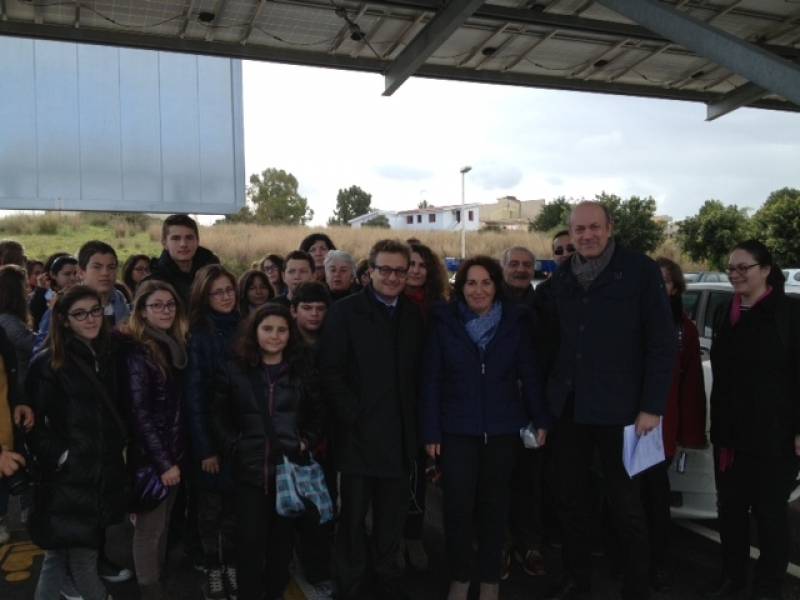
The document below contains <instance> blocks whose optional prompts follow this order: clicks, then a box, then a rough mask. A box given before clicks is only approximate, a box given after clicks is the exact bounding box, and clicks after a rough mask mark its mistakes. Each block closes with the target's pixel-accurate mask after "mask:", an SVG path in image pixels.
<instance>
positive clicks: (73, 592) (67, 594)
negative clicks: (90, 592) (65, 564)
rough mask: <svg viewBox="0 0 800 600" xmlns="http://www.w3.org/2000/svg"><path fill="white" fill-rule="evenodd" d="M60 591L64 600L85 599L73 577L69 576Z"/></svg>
mask: <svg viewBox="0 0 800 600" xmlns="http://www.w3.org/2000/svg"><path fill="white" fill-rule="evenodd" d="M59 593H60V594H61V599H62V600H83V596H81V595H80V593H79V592H78V588H76V587H75V582H73V581H72V577H67V579H66V580H65V581H64V583H63V584H62V585H61V591H60V592H59Z"/></svg>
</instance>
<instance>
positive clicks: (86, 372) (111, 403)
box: [74, 359, 128, 443]
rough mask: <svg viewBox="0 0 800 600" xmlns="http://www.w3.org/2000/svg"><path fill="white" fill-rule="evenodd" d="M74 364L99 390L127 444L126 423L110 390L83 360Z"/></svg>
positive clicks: (78, 360)
mask: <svg viewBox="0 0 800 600" xmlns="http://www.w3.org/2000/svg"><path fill="white" fill-rule="evenodd" d="M74 362H75V364H76V365H77V367H78V369H79V370H80V371H81V372H83V374H84V375H86V377H88V378H89V381H90V382H91V383H92V386H94V388H95V390H97V392H98V393H99V394H100V399H101V400H102V401H103V404H105V405H106V408H107V409H108V412H109V413H111V418H113V419H114V422H115V423H116V424H117V427H118V428H119V430H120V433H122V439H123V440H124V441H125V442H126V443H127V441H128V428H127V427H126V426H125V422H124V421H123V420H122V417H121V416H120V414H119V411H118V410H117V407H116V406H115V405H114V401H113V400H111V397H110V396H109V395H108V390H106V388H105V386H104V385H103V384H102V383H101V382H100V380H99V379H98V378H97V374H96V373H95V372H94V371H92V369H90V368H89V365H87V364H86V363H85V362H83V361H82V360H81V359H77V360H75V361H74Z"/></svg>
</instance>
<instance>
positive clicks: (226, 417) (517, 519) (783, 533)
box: [0, 202, 800, 600]
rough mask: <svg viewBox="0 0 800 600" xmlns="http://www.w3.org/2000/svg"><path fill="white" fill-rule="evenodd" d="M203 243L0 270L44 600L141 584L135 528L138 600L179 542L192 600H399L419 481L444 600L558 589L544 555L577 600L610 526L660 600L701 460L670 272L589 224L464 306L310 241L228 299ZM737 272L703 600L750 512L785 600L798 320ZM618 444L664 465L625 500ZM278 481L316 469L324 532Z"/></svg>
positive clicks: (4, 383) (715, 420) (478, 260)
mask: <svg viewBox="0 0 800 600" xmlns="http://www.w3.org/2000/svg"><path fill="white" fill-rule="evenodd" d="M199 241H200V240H199V230H198V227H197V225H196V223H195V222H194V221H193V220H192V219H191V218H190V217H188V216H186V215H172V216H170V217H168V218H167V219H166V220H165V221H164V224H163V230H162V244H163V247H164V250H163V252H162V254H161V256H160V257H158V258H157V259H153V260H151V259H150V258H149V257H147V256H145V255H136V256H132V257H130V259H128V261H127V262H126V263H125V265H124V267H123V269H122V272H121V274H120V273H118V270H119V269H118V260H117V255H116V252H115V251H114V249H113V248H112V247H111V246H110V245H108V244H106V243H104V242H100V241H92V242H87V243H86V244H84V245H83V246H82V247H81V249H80V250H79V252H78V254H77V256H76V257H73V256H71V255H68V254H66V253H59V254H56V255H53V256H51V257H50V258H48V259H47V261H45V262H44V263H43V264H42V263H39V264H36V263H35V262H34V261H28V262H27V263H26V260H25V257H24V250H23V249H22V247H21V246H20V245H19V244H17V243H16V242H12V241H6V242H0V265H3V266H0V350H2V353H1V355H0V358H1V359H2V360H0V446H1V447H2V452H0V473H2V479H0V517H2V516H3V515H4V514H5V512H6V510H7V504H8V490H9V489H11V490H16V491H19V490H21V489H22V490H24V488H25V486H24V485H20V480H21V479H24V478H27V480H29V481H30V482H31V486H30V488H31V489H32V497H30V498H26V497H25V496H23V497H24V498H26V499H24V500H23V502H22V504H23V509H24V510H23V511H24V512H25V513H26V520H27V526H28V530H29V532H30V535H31V539H32V540H33V541H34V542H35V543H36V544H38V545H39V546H40V547H41V548H43V549H45V550H46V553H45V558H44V562H43V565H42V569H41V573H40V575H39V580H38V584H37V587H36V595H35V598H36V599H37V600H51V599H53V598H58V597H60V596H61V597H66V598H84V599H85V600H106V599H107V598H109V597H110V596H109V595H108V592H107V589H106V587H105V584H104V579H105V580H106V581H120V580H124V579H125V578H128V577H131V576H133V574H132V573H131V572H130V571H128V570H127V569H124V568H122V567H119V566H116V565H114V564H113V563H112V562H111V561H110V560H109V559H108V558H107V557H106V555H105V545H106V544H105V538H106V529H107V528H108V527H109V526H111V525H114V524H116V523H119V522H121V521H122V520H123V519H124V518H125V517H126V515H127V516H128V517H129V518H130V520H131V522H132V523H133V532H134V533H133V540H132V548H133V557H134V563H135V577H136V580H137V582H138V584H139V587H140V590H141V594H142V598H163V597H167V596H166V591H165V587H164V581H163V579H164V573H165V571H164V565H165V561H166V554H167V553H166V551H167V542H168V534H169V532H170V530H171V529H172V530H176V529H177V527H174V526H173V527H171V522H173V521H174V522H179V524H180V525H181V530H182V536H183V543H184V547H185V549H186V551H187V553H189V554H190V555H191V556H192V558H193V559H194V562H195V563H196V564H197V566H198V568H201V569H202V570H203V571H204V572H205V579H204V583H203V593H204V595H205V598H207V599H209V600H217V599H225V598H239V599H240V600H261V599H264V598H266V599H268V600H274V599H276V598H280V597H282V595H283V593H284V590H285V588H286V586H287V584H288V582H289V573H290V564H291V563H292V561H293V560H294V561H295V563H296V564H295V567H296V568H298V569H300V570H302V572H303V573H304V575H305V577H306V579H307V580H308V581H309V582H310V583H312V584H313V585H315V586H316V588H317V591H318V592H320V593H322V594H325V595H328V596H329V597H333V596H334V595H335V597H337V598H342V599H353V600H360V599H367V598H380V599H381V600H383V599H392V598H404V597H408V590H407V589H406V588H405V585H404V580H403V574H404V569H406V568H411V569H419V570H424V569H427V568H428V556H427V552H426V548H425V543H424V524H425V513H426V502H425V500H426V490H427V487H428V485H430V484H431V482H432V481H436V482H438V483H439V484H440V485H441V489H442V494H443V511H442V512H443V524H444V534H445V540H446V550H447V552H446V555H447V556H446V558H447V562H448V569H449V586H448V588H447V591H446V592H444V594H443V597H446V598H447V600H466V599H467V597H468V594H469V591H470V587H471V586H472V585H477V586H478V587H479V590H478V597H479V598H480V600H496V599H497V598H498V597H499V589H500V588H499V582H500V581H501V580H502V579H504V578H506V577H507V576H508V572H509V569H510V567H511V564H512V563H513V562H514V561H516V562H518V563H519V564H520V565H521V567H522V569H523V570H524V571H525V572H526V573H528V574H529V575H531V576H541V575H545V574H546V572H547V569H546V566H545V561H544V557H543V553H542V552H543V546H544V544H545V543H546V542H547V541H548V540H549V541H551V542H556V541H557V542H558V543H559V544H560V545H562V546H563V550H562V555H563V567H564V568H563V576H562V577H560V578H559V579H558V580H556V581H555V585H554V586H553V588H552V590H550V591H549V592H548V595H547V597H548V598H551V599H553V600H567V599H579V598H590V597H591V554H592V547H591V544H592V536H591V535H590V532H592V531H594V530H595V529H596V528H597V525H598V523H599V522H600V521H602V520H603V518H604V517H603V516H602V515H603V514H605V513H606V512H607V513H608V514H609V515H610V517H611V520H610V527H611V528H612V530H613V532H614V535H613V536H611V537H613V538H614V539H616V540H617V541H618V543H617V544H615V545H614V548H613V549H612V548H609V552H611V553H612V554H613V555H614V559H615V561H616V563H617V565H618V566H619V568H620V572H621V575H622V584H621V594H622V597H623V598H625V599H641V598H646V597H648V595H649V593H650V592H651V590H652V589H664V588H666V587H668V586H669V584H670V569H669V561H668V555H667V552H666V549H667V547H668V543H667V541H668V531H669V509H670V491H669V480H668V468H669V466H670V464H671V461H672V459H673V457H674V455H675V452H676V449H677V447H678V446H683V447H704V446H705V444H706V443H707V441H706V401H705V394H704V390H703V375H702V368H701V363H700V348H699V341H698V332H697V329H696V328H695V326H694V324H693V323H692V321H691V320H690V319H689V318H688V317H687V316H686V314H685V313H684V311H683V307H682V303H681V295H682V293H683V291H685V287H686V286H685V282H684V279H683V275H682V273H681V269H680V267H679V266H678V265H677V264H676V263H675V262H673V261H671V260H668V259H666V258H661V259H658V260H657V261H653V260H651V259H649V258H647V257H646V256H644V255H642V254H639V253H636V252H632V251H630V250H627V249H625V248H623V247H621V246H620V245H618V244H616V243H615V241H614V238H613V222H612V220H611V217H610V215H609V214H608V212H607V211H606V209H605V208H604V207H603V206H602V205H601V204H599V203H596V202H583V203H580V204H578V205H576V206H575V207H574V209H573V211H572V213H571V215H570V223H569V230H565V231H561V232H558V233H557V234H556V235H555V236H554V238H553V255H554V257H555V259H556V261H557V263H558V269H557V270H556V271H555V272H554V273H553V274H552V275H551V276H550V277H549V278H548V279H547V280H545V281H544V282H542V283H540V284H538V286H537V287H536V288H535V289H534V287H533V286H532V280H533V277H534V268H535V260H534V256H533V254H532V253H531V252H530V251H529V250H528V249H527V248H524V247H513V248H509V249H508V250H506V251H505V252H504V253H503V255H502V257H500V260H497V259H495V258H492V257H488V256H473V257H470V258H467V259H466V260H464V261H462V263H461V265H460V267H459V269H458V272H457V273H456V274H455V278H454V282H453V283H452V285H451V283H450V282H449V280H448V274H447V272H446V270H445V268H444V265H443V262H442V260H441V258H440V257H439V256H437V254H436V253H435V252H433V251H432V250H431V249H430V248H428V247H427V246H425V245H423V244H421V243H420V242H419V241H418V240H416V239H412V240H408V241H407V242H401V241H399V240H392V239H386V240H381V241H379V242H377V243H376V244H375V245H374V246H373V247H372V249H371V250H370V252H369V256H368V257H367V258H366V259H365V260H364V261H361V262H360V263H357V262H356V261H355V260H354V258H353V257H352V256H351V255H350V254H348V253H347V252H344V251H342V250H339V249H337V248H336V247H335V245H334V243H333V242H332V240H331V239H330V238H329V237H328V236H326V235H325V234H321V233H315V234H312V235H310V236H308V237H307V238H306V239H304V240H303V241H302V243H301V244H300V247H299V248H298V250H295V251H292V252H290V253H289V254H287V255H286V256H279V255H276V254H270V255H268V256H266V257H264V259H263V260H261V261H260V262H258V263H256V264H255V265H254V268H253V269H251V270H249V271H247V272H245V273H244V274H242V275H241V276H240V277H238V278H236V277H235V276H234V275H233V274H232V273H231V272H230V271H228V270H227V269H226V268H225V267H224V266H223V265H221V264H220V261H219V259H218V258H217V257H216V256H215V255H214V254H213V253H212V252H211V251H210V250H208V249H206V248H203V247H202V246H200V245H199ZM26 268H27V269H28V270H27V271H26V270H25V269H26ZM728 271H729V274H730V279H731V283H732V284H733V288H734V292H735V293H734V295H733V301H732V303H731V304H730V305H729V306H727V307H725V309H724V310H721V311H720V312H719V313H718V314H717V315H716V321H715V327H714V332H715V335H714V342H713V346H712V350H711V359H712V366H713V376H714V382H713V392H712V396H711V442H712V443H713V444H714V455H715V462H716V466H717V486H718V496H719V514H720V530H721V536H722V550H723V552H722V554H723V560H722V571H721V577H720V579H719V580H718V581H715V582H714V586H713V588H710V589H709V590H706V592H705V593H706V594H707V597H708V598H711V599H722V598H729V597H730V598H734V597H742V596H741V595H742V594H744V593H745V589H746V588H747V586H748V578H747V568H746V566H747V565H746V563H747V560H748V557H749V513H750V512H751V511H752V512H753V514H754V515H755V518H756V523H757V525H758V529H759V541H760V549H761V555H760V558H759V561H758V565H757V568H756V571H755V577H754V580H753V583H752V595H753V597H754V598H758V599H762V598H763V599H773V598H779V597H780V593H781V592H780V588H781V583H782V577H783V573H784V571H785V569H786V565H787V562H788V549H789V538H788V535H789V534H788V530H789V529H788V525H787V512H786V502H787V499H788V496H789V494H790V492H791V490H792V488H793V485H794V481H795V477H796V475H797V466H798V462H797V457H798V456H800V416H799V415H800V410H798V408H797V407H798V405H797V399H796V397H795V396H796V390H797V389H798V383H799V382H798V379H800V309H798V303H797V302H796V301H794V300H792V299H790V298H788V297H787V296H786V295H785V294H784V292H783V279H782V274H781V271H780V269H778V268H777V266H776V265H775V264H774V262H773V260H772V257H771V255H770V253H769V251H768V250H767V249H766V248H765V247H764V246H763V244H761V243H759V242H756V241H747V242H743V243H742V244H739V245H737V247H736V248H734V249H733V251H732V253H731V255H730V264H729V268H728ZM118 274H119V275H121V277H120V279H121V281H117V279H118V277H117V276H118ZM627 425H634V426H635V429H636V433H637V434H638V435H642V436H646V435H663V442H664V448H665V460H664V461H663V462H661V463H660V464H657V465H655V466H653V467H651V468H650V469H648V470H646V471H645V472H643V473H642V474H640V475H637V476H635V477H630V476H629V475H628V473H627V472H626V470H625V468H624V465H623V460H622V454H623V433H622V432H623V427H625V426H627ZM659 426H660V428H659ZM287 463H291V464H295V465H311V464H316V465H318V466H319V467H320V470H321V472H322V473H323V474H324V486H325V488H326V489H327V491H328V494H329V496H330V497H331V498H332V499H333V504H334V506H335V515H336V518H335V520H334V521H333V522H327V521H326V520H325V519H323V518H321V515H322V513H323V512H324V511H323V510H322V509H321V507H320V505H319V503H318V502H308V501H307V502H305V510H304V512H302V514H300V515H299V516H298V515H294V516H285V515H284V514H283V513H282V512H281V510H280V509H279V507H280V505H281V494H282V493H283V492H285V490H283V488H282V487H281V486H282V485H283V484H282V483H281V482H282V481H283V480H282V479H281V478H279V477H276V473H278V472H279V470H280V469H281V468H282V466H283V465H285V464H287ZM3 535H4V536H5V538H6V539H7V537H8V533H7V530H4V528H3V526H2V521H0V536H3ZM2 541H3V540H1V539H0V542H2Z"/></svg>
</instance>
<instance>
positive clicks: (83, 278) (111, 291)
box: [33, 240, 130, 354]
mask: <svg viewBox="0 0 800 600" xmlns="http://www.w3.org/2000/svg"><path fill="white" fill-rule="evenodd" d="M118 268H119V261H118V260H117V253H116V251H115V250H114V248H112V247H111V246H109V245H108V244H106V243H105V242H101V241H99V240H92V241H90V242H86V243H85V244H84V245H83V246H81V249H80V250H78V280H79V281H80V282H81V283H82V284H83V285H87V286H89V287H90V288H92V289H93V290H95V291H97V293H98V294H100V298H101V299H102V302H103V314H104V315H105V319H106V321H107V322H108V324H109V325H110V326H111V327H112V328H117V327H119V326H120V325H122V324H123V323H125V322H126V321H127V320H128V317H129V316H130V308H129V307H128V301H127V298H125V295H124V294H123V293H122V292H120V291H119V290H118V289H117V288H116V287H115V286H114V284H115V283H116V281H117V269H118ZM50 315H51V312H50V310H49V309H48V310H47V312H45V313H44V315H43V316H42V320H41V321H40V322H39V333H37V334H36V341H35V343H34V346H33V353H34V354H36V353H37V352H38V351H39V350H41V349H42V348H44V345H45V342H46V341H47V333H48V331H49V330H50Z"/></svg>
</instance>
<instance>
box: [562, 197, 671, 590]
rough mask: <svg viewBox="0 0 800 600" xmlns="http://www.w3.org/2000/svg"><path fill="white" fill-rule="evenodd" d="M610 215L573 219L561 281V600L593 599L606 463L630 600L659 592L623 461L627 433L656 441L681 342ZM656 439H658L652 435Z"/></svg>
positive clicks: (588, 208) (657, 291)
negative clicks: (599, 486) (594, 486)
mask: <svg viewBox="0 0 800 600" xmlns="http://www.w3.org/2000/svg"><path fill="white" fill-rule="evenodd" d="M612 234H613V222H612V219H611V215H610V214H609V212H608V209H607V208H606V207H605V206H604V205H602V204H601V203H599V202H581V203H579V204H577V205H576V206H575V207H574V208H573V210H572V213H571V215H570V237H571V239H572V242H573V243H574V245H575V247H576V250H577V252H576V253H575V254H574V255H573V256H572V257H571V258H570V259H569V260H568V261H566V260H565V262H564V263H563V264H562V265H561V267H560V268H559V269H558V270H557V271H556V272H555V274H554V275H553V277H552V279H553V283H552V286H553V287H552V298H553V301H554V302H553V306H552V310H553V312H552V313H551V314H552V315H553V317H552V318H554V319H556V320H557V323H558V336H559V345H558V350H557V354H556V356H555V359H554V363H553V365H552V368H551V370H550V373H549V378H548V382H547V400H548V404H549V406H550V411H551V413H552V414H553V416H554V417H555V418H556V420H557V423H556V426H555V427H554V428H553V429H552V430H551V432H550V435H548V438H547V441H548V444H549V445H550V447H551V451H552V457H553V461H554V467H555V472H556V478H557V480H558V481H557V485H556V487H557V494H558V507H557V508H558V512H559V515H560V517H561V519H560V521H561V526H562V528H563V535H564V550H563V558H564V567H565V578H564V579H563V580H562V582H561V584H560V585H559V586H558V587H557V588H556V589H554V590H553V591H552V593H551V594H549V595H548V597H549V598H551V599H553V600H566V599H575V598H589V597H590V594H591V588H590V578H591V555H590V548H589V540H590V537H589V536H587V535H586V534H587V532H588V531H590V530H591V517H590V514H591V513H590V498H591V494H590V489H589V474H590V470H591V468H592V466H593V465H594V464H595V457H597V458H599V465H600V470H601V471H602V474H603V478H604V481H605V492H606V494H607V496H608V500H609V507H610V508H611V513H612V517H613V521H614V526H615V529H616V533H617V534H618V536H619V539H620V549H621V552H622V556H621V557H620V558H621V560H622V569H623V583H622V598H623V600H628V599H630V600H633V599H644V598H647V597H648V595H649V592H650V589H649V588H650V585H649V576H650V573H649V570H650V560H649V557H650V553H649V550H648V540H647V525H646V521H645V514H644V510H643V508H642V505H641V497H640V493H639V487H638V480H637V479H635V478H633V479H632V478H630V477H629V476H628V474H627V472H626V471H625V468H624V465H623V462H622V442H623V428H624V427H625V426H626V425H631V424H633V425H635V429H636V433H637V434H638V435H640V436H642V435H648V434H651V433H650V432H651V431H652V430H653V429H655V428H656V427H657V426H658V425H659V423H660V421H661V415H662V414H663V413H664V409H665V406H666V402H667V395H668V393H669V389H670V385H671V380H672V368H673V365H674V361H675V351H676V336H675V332H674V329H673V324H672V317H671V313H670V307H669V303H668V300H667V294H666V291H665V289H664V282H663V280H662V278H661V273H660V270H659V268H658V265H656V263H655V262H653V261H652V260H651V259H649V258H647V257H646V256H645V255H644V254H641V253H636V252H631V251H629V250H627V249H625V248H622V247H621V246H618V245H617V244H616V243H615V242H614V239H613V238H612ZM651 435H653V434H651Z"/></svg>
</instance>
